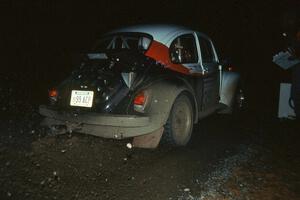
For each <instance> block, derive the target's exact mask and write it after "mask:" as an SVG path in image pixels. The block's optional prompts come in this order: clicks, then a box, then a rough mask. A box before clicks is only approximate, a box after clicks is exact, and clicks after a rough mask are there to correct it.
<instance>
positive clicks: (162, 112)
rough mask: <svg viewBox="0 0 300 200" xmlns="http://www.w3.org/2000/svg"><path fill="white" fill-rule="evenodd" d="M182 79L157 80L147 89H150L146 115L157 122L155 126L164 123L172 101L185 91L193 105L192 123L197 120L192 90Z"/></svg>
mask: <svg viewBox="0 0 300 200" xmlns="http://www.w3.org/2000/svg"><path fill="white" fill-rule="evenodd" d="M191 88H192V87H190V86H189V84H188V83H186V82H185V81H184V80H181V79H179V80H177V79H176V83H175V84H174V82H173V81H167V80H163V81H159V82H157V83H155V84H153V85H152V86H150V87H149V88H148V89H149V90H151V103H150V106H149V109H148V113H147V114H148V116H149V117H150V118H151V121H152V122H154V123H156V124H157V127H162V126H164V125H165V124H166V122H167V120H168V117H169V114H170V111H171V109H172V106H173V103H174V102H175V100H176V98H177V97H178V96H179V95H180V94H181V93H186V94H187V95H188V96H189V98H190V100H191V103H192V105H193V106H194V111H195V112H194V113H193V114H194V123H196V122H197V121H198V112H197V110H198V105H197V102H196V98H195V94H194V91H193V90H192V89H191Z"/></svg>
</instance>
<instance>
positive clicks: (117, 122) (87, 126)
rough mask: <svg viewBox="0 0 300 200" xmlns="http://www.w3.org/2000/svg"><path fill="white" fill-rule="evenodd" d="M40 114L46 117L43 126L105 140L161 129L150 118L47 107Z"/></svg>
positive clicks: (42, 108) (43, 107)
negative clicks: (75, 111)
mask: <svg viewBox="0 0 300 200" xmlns="http://www.w3.org/2000/svg"><path fill="white" fill-rule="evenodd" d="M39 113H40V114H41V115H43V116H45V117H46V118H45V119H44V121H43V122H42V125H45V126H49V127H51V126H60V125H63V126H65V127H66V129H68V130H73V131H76V132H79V133H86V134H91V135H95V136H99V137H104V138H115V139H122V138H128V137H135V136H141V135H145V134H148V133H151V132H153V131H156V130H157V129H159V128H161V127H160V126H157V125H155V124H153V123H151V120H150V118H149V117H148V116H137V115H115V114H99V113H85V114H76V113H72V112H66V111H57V110H53V109H51V108H50V107H49V106H45V105H41V106H40V107H39Z"/></svg>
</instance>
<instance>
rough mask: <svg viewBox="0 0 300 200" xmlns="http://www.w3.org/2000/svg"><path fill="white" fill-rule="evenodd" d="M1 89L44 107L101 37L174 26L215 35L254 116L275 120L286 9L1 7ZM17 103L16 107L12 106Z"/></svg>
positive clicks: (238, 4) (277, 5) (167, 4)
mask: <svg viewBox="0 0 300 200" xmlns="http://www.w3.org/2000/svg"><path fill="white" fill-rule="evenodd" d="M0 6H1V8H2V9H1V10H2V11H1V16H2V17H1V21H2V23H1V35H2V36H1V40H2V41H1V45H0V46H1V54H0V55H1V77H2V78H1V79H2V80H1V82H3V83H2V84H3V85H4V86H5V87H7V88H11V89H12V90H13V91H12V93H13V95H12V96H11V97H9V98H15V97H16V96H17V97H20V96H22V99H27V100H28V101H29V102H31V103H33V105H38V104H39V103H40V102H41V101H44V100H45V98H46V96H47V90H48V89H49V88H50V87H53V86H55V85H56V84H57V83H59V82H60V81H61V80H62V79H63V78H65V77H66V76H67V75H68V74H69V73H70V71H71V70H72V68H73V67H74V66H75V65H76V61H77V60H78V59H76V58H78V55H79V53H81V52H84V51H86V50H88V49H89V47H90V46H91V44H92V43H93V42H94V41H95V39H96V38H98V37H99V36H100V35H101V34H102V33H104V32H106V31H108V30H111V29H114V28H117V27H120V26H126V25H132V24H142V23H172V24H180V25H185V26H188V27H191V28H193V29H196V30H199V31H201V32H204V33H206V34H208V35H209V36H210V37H211V38H212V39H213V41H214V42H215V45H216V47H217V48H218V51H219V53H221V55H222V57H223V58H228V59H230V60H231V62H232V65H233V66H234V67H236V68H238V69H239V70H240V71H241V72H242V74H243V77H244V80H245V85H246V92H247V95H248V99H249V105H250V108H255V109H254V111H258V110H260V109H264V110H263V111H265V112H270V111H271V112H270V114H271V116H275V114H276V110H277V101H278V100H277V99H278V88H279V82H280V81H282V80H288V79H289V72H284V71H282V70H281V69H279V67H277V66H276V65H274V64H272V62H271V61H272V55H273V54H274V53H275V52H277V51H279V49H280V48H281V47H282V46H281V45H282V41H281V40H282V38H281V32H282V28H281V25H280V19H281V15H282V13H283V12H285V11H286V10H289V9H291V8H294V9H295V8H296V7H297V6H299V3H297V1H296V0H294V1H293V0H289V1H288V0H287V1H272V0H266V1H238V0H230V1H171V0H161V1H136V2H135V1H120V2H113V1H108V0H101V1H97V2H96V1H93V2H92V1H88V2H87V1H86V2H83V1H80V2H74V1H68V2H67V1H16V0H11V1H1V3H0ZM8 100H10V99H8Z"/></svg>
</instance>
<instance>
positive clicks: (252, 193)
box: [0, 111, 300, 200]
mask: <svg viewBox="0 0 300 200" xmlns="http://www.w3.org/2000/svg"><path fill="white" fill-rule="evenodd" d="M40 120H41V117H40V116H38V114H36V111H33V112H32V114H30V115H29V116H25V115H24V116H23V115H22V116H18V117H17V118H11V119H3V120H1V124H0V199H3V200H4V199H30V200H33V199H39V200H40V199H62V200H65V199H66V200H67V199H80V200H81V199H87V200H93V199H111V200H113V199H115V200H123V199H124V200H126V199H128V200H129V199H130V200H132V199H145V200H150V199H155V200H161V199H162V200H163V199H166V200H171V199H173V200H198V199H208V200H210V199H224V200H225V199H237V200H238V199H300V191H299V188H300V154H299V152H300V151H299V146H300V145H299V144H300V142H299V141H300V140H299V136H298V135H299V133H300V131H299V130H297V129H296V127H295V126H294V125H295V124H294V122H292V121H278V120H275V119H272V120H271V119H269V120H266V119H258V118H255V117H245V118H243V119H242V120H241V119H239V120H232V119H231V118H230V117H228V116H222V115H215V116H212V117H210V118H208V119H205V120H203V121H201V122H200V123H199V124H198V125H197V126H196V127H195V130H194V132H193V136H192V141H191V143H190V144H189V145H188V146H187V147H184V148H173V147H169V146H165V145H161V146H160V147H159V148H158V149H154V150H148V149H137V148H131V149H130V148H128V147H127V144H128V143H130V142H131V141H130V140H123V141H114V140H106V139H102V138H97V137H93V136H89V135H83V134H77V133H71V134H67V135H60V136H51V135H47V134H45V131H44V130H43V129H41V128H39V127H38V125H37V124H38V123H39V121H40Z"/></svg>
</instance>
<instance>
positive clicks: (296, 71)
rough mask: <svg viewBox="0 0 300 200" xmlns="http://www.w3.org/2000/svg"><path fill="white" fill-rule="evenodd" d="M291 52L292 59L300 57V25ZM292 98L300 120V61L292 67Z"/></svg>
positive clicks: (292, 42) (293, 39) (297, 117)
mask: <svg viewBox="0 0 300 200" xmlns="http://www.w3.org/2000/svg"><path fill="white" fill-rule="evenodd" d="M289 49H290V53H291V54H292V57H291V59H300V26H298V28H297V31H296V34H295V37H294V38H292V41H291V48H289ZM291 97H292V100H293V102H294V110H295V113H296V119H297V122H299V121H300V63H299V64H296V65H295V66H293V67H292V95H291Z"/></svg>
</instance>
